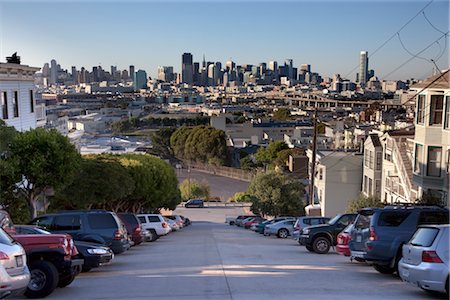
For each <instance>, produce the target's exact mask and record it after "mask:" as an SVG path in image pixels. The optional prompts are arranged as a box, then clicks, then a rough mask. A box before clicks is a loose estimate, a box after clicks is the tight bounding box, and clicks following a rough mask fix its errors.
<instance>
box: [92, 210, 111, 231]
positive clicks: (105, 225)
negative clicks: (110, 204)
mask: <svg viewBox="0 0 450 300" xmlns="http://www.w3.org/2000/svg"><path fill="white" fill-rule="evenodd" d="M87 219H88V223H89V227H91V229H109V228H114V229H117V228H118V226H117V223H116V220H115V219H114V217H113V216H112V215H111V214H104V213H102V214H88V216H87Z"/></svg>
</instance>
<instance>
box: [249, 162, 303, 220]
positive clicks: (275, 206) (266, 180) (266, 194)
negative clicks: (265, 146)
mask: <svg viewBox="0 0 450 300" xmlns="http://www.w3.org/2000/svg"><path fill="white" fill-rule="evenodd" d="M247 194H249V195H250V196H251V198H252V207H251V210H252V211H253V212H254V213H255V214H262V215H270V216H279V215H292V216H301V215H304V207H305V203H304V202H303V201H302V198H303V195H304V187H303V186H302V184H301V183H300V182H299V181H297V180H294V179H292V178H289V177H287V176H284V175H282V174H279V173H276V172H273V171H272V172H267V173H261V174H258V175H257V176H255V177H254V178H253V180H252V181H251V183H250V185H249V187H248V190H247Z"/></svg>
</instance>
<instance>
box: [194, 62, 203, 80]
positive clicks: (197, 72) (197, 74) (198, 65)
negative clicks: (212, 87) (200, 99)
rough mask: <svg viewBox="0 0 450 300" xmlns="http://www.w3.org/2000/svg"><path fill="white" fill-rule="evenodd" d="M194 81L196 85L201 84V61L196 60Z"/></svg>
mask: <svg viewBox="0 0 450 300" xmlns="http://www.w3.org/2000/svg"><path fill="white" fill-rule="evenodd" d="M193 72H194V74H193V81H194V82H193V83H194V85H200V84H201V82H200V81H201V79H200V78H201V74H200V63H198V62H195V63H194V66H193Z"/></svg>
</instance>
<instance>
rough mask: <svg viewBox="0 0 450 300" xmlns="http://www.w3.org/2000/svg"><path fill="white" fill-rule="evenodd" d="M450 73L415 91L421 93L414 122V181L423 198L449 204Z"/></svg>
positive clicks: (416, 87)
mask: <svg viewBox="0 0 450 300" xmlns="http://www.w3.org/2000/svg"><path fill="white" fill-rule="evenodd" d="M449 82H450V72H449V70H447V71H445V72H444V73H442V74H438V75H435V76H432V77H430V78H428V79H426V80H424V81H423V82H420V83H417V84H415V85H413V86H412V87H411V89H412V90H413V91H417V93H418V95H417V97H416V116H415V120H414V124H415V128H416V129H415V135H414V155H413V156H414V164H413V181H414V183H415V184H417V185H418V186H419V195H418V196H419V197H422V196H423V194H424V193H428V194H431V195H433V196H435V197H437V198H440V199H442V200H443V201H445V202H447V204H449V203H450V200H449V181H450V180H449V170H450V167H449V165H450V85H449Z"/></svg>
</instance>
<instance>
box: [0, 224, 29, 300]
mask: <svg viewBox="0 0 450 300" xmlns="http://www.w3.org/2000/svg"><path fill="white" fill-rule="evenodd" d="M29 281H30V271H29V270H28V267H27V256H26V254H25V250H23V248H22V246H21V245H20V244H18V243H16V242H15V241H14V240H13V239H12V238H11V237H10V236H9V235H8V234H7V233H6V232H5V231H3V229H2V228H1V227H0V299H3V298H4V297H7V296H9V295H18V294H21V293H22V292H23V291H24V290H25V289H26V287H27V285H28V282H29Z"/></svg>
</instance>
